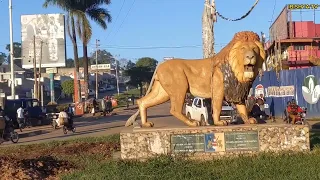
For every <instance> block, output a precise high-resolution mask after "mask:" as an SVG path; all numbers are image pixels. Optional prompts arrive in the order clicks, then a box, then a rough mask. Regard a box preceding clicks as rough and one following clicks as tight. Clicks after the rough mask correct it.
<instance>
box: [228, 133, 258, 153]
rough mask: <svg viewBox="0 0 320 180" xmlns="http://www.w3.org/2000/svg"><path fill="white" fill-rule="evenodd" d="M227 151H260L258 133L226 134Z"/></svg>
mask: <svg viewBox="0 0 320 180" xmlns="http://www.w3.org/2000/svg"><path fill="white" fill-rule="evenodd" d="M224 138H225V146H226V151H259V136H258V131H237V132H236V131H233V132H225V137H224Z"/></svg>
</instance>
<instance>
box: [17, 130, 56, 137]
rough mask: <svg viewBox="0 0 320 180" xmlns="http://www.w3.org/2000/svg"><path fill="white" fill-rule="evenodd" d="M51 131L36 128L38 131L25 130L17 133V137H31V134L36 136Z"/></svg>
mask: <svg viewBox="0 0 320 180" xmlns="http://www.w3.org/2000/svg"><path fill="white" fill-rule="evenodd" d="M50 132H52V131H45V130H38V131H30V132H26V133H23V132H22V133H21V132H20V133H21V134H20V133H19V132H18V134H19V138H28V137H33V136H38V135H43V134H47V133H50Z"/></svg>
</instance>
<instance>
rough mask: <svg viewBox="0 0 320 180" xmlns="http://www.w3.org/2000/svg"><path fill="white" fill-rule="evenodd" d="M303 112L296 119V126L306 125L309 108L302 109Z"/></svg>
mask: <svg viewBox="0 0 320 180" xmlns="http://www.w3.org/2000/svg"><path fill="white" fill-rule="evenodd" d="M301 109H302V110H303V112H302V113H299V114H298V115H297V117H296V123H295V124H302V125H304V124H305V123H306V117H307V108H305V107H302V108H301Z"/></svg>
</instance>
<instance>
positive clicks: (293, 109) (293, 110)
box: [287, 99, 303, 124]
mask: <svg viewBox="0 0 320 180" xmlns="http://www.w3.org/2000/svg"><path fill="white" fill-rule="evenodd" d="M287 112H288V114H289V118H290V119H291V120H292V121H291V122H292V124H295V123H296V118H297V116H298V115H299V113H302V112H303V109H302V108H301V107H299V106H298V105H297V103H296V100H294V99H292V100H291V103H290V105H289V106H288V107H287Z"/></svg>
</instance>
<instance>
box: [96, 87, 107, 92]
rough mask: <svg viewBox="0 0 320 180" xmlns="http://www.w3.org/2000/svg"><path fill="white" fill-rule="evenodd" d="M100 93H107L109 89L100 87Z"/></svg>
mask: <svg viewBox="0 0 320 180" xmlns="http://www.w3.org/2000/svg"><path fill="white" fill-rule="evenodd" d="M98 91H99V92H100V93H103V92H106V91H107V89H106V88H104V87H99V89H98Z"/></svg>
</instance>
